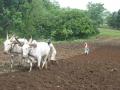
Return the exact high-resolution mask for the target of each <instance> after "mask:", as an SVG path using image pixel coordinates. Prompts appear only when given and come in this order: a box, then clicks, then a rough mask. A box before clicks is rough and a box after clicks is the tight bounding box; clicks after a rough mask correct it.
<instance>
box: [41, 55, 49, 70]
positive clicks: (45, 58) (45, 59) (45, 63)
mask: <svg viewBox="0 0 120 90" xmlns="http://www.w3.org/2000/svg"><path fill="white" fill-rule="evenodd" d="M47 59H48V56H45V57H44V61H43V65H42V68H43V67H44V65H45V68H46V69H47Z"/></svg>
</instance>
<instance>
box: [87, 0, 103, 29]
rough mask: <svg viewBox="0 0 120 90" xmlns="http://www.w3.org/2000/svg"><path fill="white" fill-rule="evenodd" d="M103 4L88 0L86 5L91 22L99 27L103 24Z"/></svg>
mask: <svg viewBox="0 0 120 90" xmlns="http://www.w3.org/2000/svg"><path fill="white" fill-rule="evenodd" d="M103 5H104V4H101V3H92V2H89V3H88V5H87V8H88V16H89V17H90V18H91V19H92V20H93V23H94V24H95V25H96V26H97V27H99V26H100V25H102V24H103V13H104V10H105V8H104V6H103Z"/></svg>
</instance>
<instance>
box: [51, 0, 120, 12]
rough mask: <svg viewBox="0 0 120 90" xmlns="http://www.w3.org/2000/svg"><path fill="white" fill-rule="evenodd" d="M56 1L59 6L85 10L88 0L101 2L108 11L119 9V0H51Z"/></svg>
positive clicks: (89, 0)
mask: <svg viewBox="0 0 120 90" xmlns="http://www.w3.org/2000/svg"><path fill="white" fill-rule="evenodd" d="M53 1H57V2H58V3H59V4H60V6H61V7H70V8H77V9H83V10H86V5H87V4H88V2H93V3H103V4H104V7H105V8H106V9H107V10H108V11H110V12H114V11H118V10H119V9H120V0H53Z"/></svg>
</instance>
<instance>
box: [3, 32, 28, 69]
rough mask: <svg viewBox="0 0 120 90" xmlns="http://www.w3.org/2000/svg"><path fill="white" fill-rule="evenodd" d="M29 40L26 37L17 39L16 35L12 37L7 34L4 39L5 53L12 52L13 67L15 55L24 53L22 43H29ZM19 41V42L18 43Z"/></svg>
mask: <svg viewBox="0 0 120 90" xmlns="http://www.w3.org/2000/svg"><path fill="white" fill-rule="evenodd" d="M27 42H28V41H27V40H26V39H25V38H20V39H18V40H17V39H16V38H15V37H14V36H12V37H11V38H10V39H9V37H8V34H7V39H6V40H5V41H4V53H5V54H10V56H11V60H10V62H11V68H12V67H13V58H14V57H15V54H17V55H20V56H21V55H22V45H23V44H25V43H27ZM17 43H19V44H17ZM21 60H22V56H21Z"/></svg>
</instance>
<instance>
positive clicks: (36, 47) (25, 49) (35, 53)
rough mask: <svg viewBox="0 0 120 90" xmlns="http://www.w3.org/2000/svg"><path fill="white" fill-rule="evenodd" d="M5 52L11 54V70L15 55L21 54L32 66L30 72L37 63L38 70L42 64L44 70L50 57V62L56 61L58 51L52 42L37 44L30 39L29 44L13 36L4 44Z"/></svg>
mask: <svg viewBox="0 0 120 90" xmlns="http://www.w3.org/2000/svg"><path fill="white" fill-rule="evenodd" d="M4 52H5V53H7V54H8V53H10V54H11V68H12V66H13V57H14V54H20V55H22V56H21V57H24V58H26V59H27V60H28V63H29V64H30V69H29V72H30V71H31V70H32V64H33V63H34V62H36V61H37V63H38V68H39V69H40V64H41V63H42V68H43V67H44V66H46V68H47V61H48V57H49V56H50V59H49V60H55V56H56V49H55V47H54V46H53V44H52V43H51V42H49V43H46V42H37V41H36V40H32V39H30V40H29V42H28V41H27V40H26V39H25V38H23V39H20V38H19V39H17V38H16V37H14V36H12V37H11V38H10V39H9V38H8V35H7V40H6V41H5V42H4Z"/></svg>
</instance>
